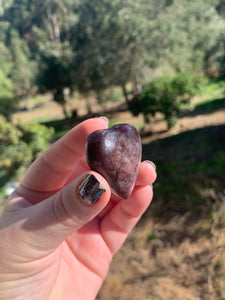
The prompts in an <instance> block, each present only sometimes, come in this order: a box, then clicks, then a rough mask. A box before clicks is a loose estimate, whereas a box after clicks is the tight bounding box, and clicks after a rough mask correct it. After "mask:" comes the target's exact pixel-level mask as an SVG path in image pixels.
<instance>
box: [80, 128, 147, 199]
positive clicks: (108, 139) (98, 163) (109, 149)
mask: <svg viewBox="0 0 225 300" xmlns="http://www.w3.org/2000/svg"><path fill="white" fill-rule="evenodd" d="M141 155H142V147H141V139H140V136H139V134H138V132H137V130H136V129H135V128H134V127H133V126H131V125H128V124H117V125H115V126H113V127H111V128H110V129H104V130H97V131H94V132H93V133H91V134H90V135H89V137H88V139H87V143H86V157H87V162H88V164H89V166H90V168H91V170H93V171H96V172H98V173H100V174H101V175H102V176H103V177H104V178H105V179H106V180H107V181H108V182H109V184H110V186H111V188H112V191H113V192H114V193H115V194H117V195H118V196H119V197H121V198H123V199H127V198H128V197H129V196H130V194H131V192H132V190H133V187H134V183H135V180H136V178H137V174H138V169H139V165H140V162H141Z"/></svg>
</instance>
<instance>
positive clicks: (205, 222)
mask: <svg viewBox="0 0 225 300" xmlns="http://www.w3.org/2000/svg"><path fill="white" fill-rule="evenodd" d="M81 103H83V105H81ZM221 103H222V102H221ZM73 108H77V110H78V113H79V114H82V113H85V103H84V102H82V101H81V102H79V105H78V104H77V103H75V104H74V106H73ZM98 109H99V106H98V105H96V106H95V107H93V110H94V111H95V110H96V111H98ZM38 110H39V111H38ZM50 115H52V117H53V119H54V118H55V116H57V117H58V118H59V119H60V118H61V117H62V110H61V107H60V106H58V105H57V104H55V103H54V102H52V101H50V102H49V103H48V105H47V106H46V107H45V106H43V107H40V108H38V109H37V110H34V111H31V112H29V113H27V112H20V113H17V114H16V115H15V116H14V120H17V119H18V118H21V119H22V120H23V121H28V120H30V119H34V118H39V119H40V118H43V120H45V118H46V117H49V116H50ZM109 116H110V118H111V119H110V121H112V122H123V123H124V122H127V123H131V124H133V125H135V126H136V127H137V128H138V129H141V128H142V127H143V120H142V117H141V116H139V117H137V118H134V117H132V116H131V114H130V113H129V112H120V113H115V114H113V115H109ZM224 125H225V110H224V100H223V105H222V106H219V107H216V106H215V107H214V109H205V110H204V109H203V110H201V109H199V110H198V111H197V112H196V111H195V112H194V113H191V112H189V113H184V114H183V115H181V116H180V118H179V122H178V123H177V124H176V126H175V127H173V128H172V129H171V130H170V131H166V123H165V122H164V121H162V120H161V119H160V117H159V118H156V119H155V120H153V122H152V123H151V125H150V126H149V127H145V133H144V134H143V159H149V160H153V161H154V162H155V163H156V165H157V170H158V174H159V176H158V180H157V181H156V183H155V185H154V190H155V194H154V199H153V202H152V204H151V205H150V207H149V209H148V211H147V212H146V213H145V214H144V216H143V217H142V219H141V221H140V222H139V223H138V225H137V226H136V227H135V229H134V230H133V231H132V233H131V234H130V236H129V238H128V239H127V241H126V243H125V244H124V246H123V247H122V249H121V250H120V251H119V252H118V253H117V254H116V256H115V258H114V259H113V261H112V264H111V267H110V271H109V274H108V277H107V279H106V281H105V282H104V284H103V287H102V289H101V291H100V292H99V294H98V296H97V299H98V300H103V299H104V300H117V299H118V300H130V299H132V300H145V299H146V300H148V299H149V300H165V299H166V300H170V299H171V300H200V299H205V300H214V299H215V300H222V299H225V284H224V282H225V230H224V228H225V196H224V195H225V194H224V178H223V176H222V175H223V173H224V169H223V166H224V165H222V163H221V162H222V159H224V147H225V142H224V141H225V136H224V132H225V126H224ZM219 157H221V158H222V159H221V160H218V159H219ZM221 174H222V175H221Z"/></svg>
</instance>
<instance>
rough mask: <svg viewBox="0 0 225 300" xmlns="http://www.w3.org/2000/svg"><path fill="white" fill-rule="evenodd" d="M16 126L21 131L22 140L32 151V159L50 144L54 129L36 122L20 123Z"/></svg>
mask: <svg viewBox="0 0 225 300" xmlns="http://www.w3.org/2000/svg"><path fill="white" fill-rule="evenodd" d="M17 128H18V129H19V130H20V131H21V132H22V138H21V139H22V140H23V141H24V142H25V143H26V145H28V147H29V149H30V150H31V152H32V160H34V159H36V158H37V157H38V156H39V155H40V154H41V153H42V152H43V151H44V150H45V149H47V148H48V147H49V146H50V144H49V141H51V139H52V137H53V134H54V130H53V128H48V127H46V126H44V125H41V124H38V123H26V124H22V123H20V124H19V125H18V126H17Z"/></svg>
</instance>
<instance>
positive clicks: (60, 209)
mask: <svg viewBox="0 0 225 300" xmlns="http://www.w3.org/2000/svg"><path fill="white" fill-rule="evenodd" d="M110 195H111V192H110V187H109V185H108V183H107V181H106V180H105V179H104V178H103V177H102V176H101V175H99V174H98V173H96V172H92V171H90V172H88V173H84V174H82V175H81V176H79V177H78V178H76V179H75V180H74V181H73V182H72V183H70V184H69V185H68V186H66V187H65V188H64V189H62V190H61V191H59V192H58V193H57V194H55V195H53V196H51V197H50V198H48V199H46V200H44V201H42V202H40V203H38V204H36V205H33V206H31V207H29V208H28V209H30V212H29V217H28V218H26V221H25V222H24V223H23V225H22V228H23V230H22V231H23V233H25V235H24V237H25V240H24V242H25V243H26V239H28V245H32V246H33V247H34V248H36V249H40V248H41V249H40V250H42V251H46V252H50V251H52V250H54V249H56V248H57V247H58V246H59V245H60V244H61V243H62V241H63V240H64V239H66V238H67V237H68V236H69V235H71V234H72V233H73V232H74V231H76V230H78V229H79V228H81V227H82V226H84V225H85V224H86V223H88V222H89V221H91V220H92V219H93V218H94V217H95V216H96V215H98V214H99V212H100V211H101V210H102V209H103V208H104V207H105V206H106V204H107V203H108V201H109V199H110Z"/></svg>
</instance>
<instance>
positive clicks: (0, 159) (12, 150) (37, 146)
mask: <svg viewBox="0 0 225 300" xmlns="http://www.w3.org/2000/svg"><path fill="white" fill-rule="evenodd" d="M53 133H54V131H53V129H49V128H47V127H45V126H43V125H40V124H35V123H34V124H20V125H18V126H15V125H13V124H11V123H10V122H8V121H7V120H6V118H5V117H4V116H2V115H0V186H1V185H3V184H4V180H3V179H4V178H5V177H9V178H14V179H16V178H17V177H18V176H19V174H20V173H21V172H22V171H24V168H26V167H27V166H28V165H29V164H30V163H31V162H32V161H33V160H35V159H36V158H37V157H38V156H39V155H40V153H41V152H42V151H44V150H45V149H46V148H47V147H48V146H49V145H50V144H49V140H50V139H51V137H52V136H53Z"/></svg>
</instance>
